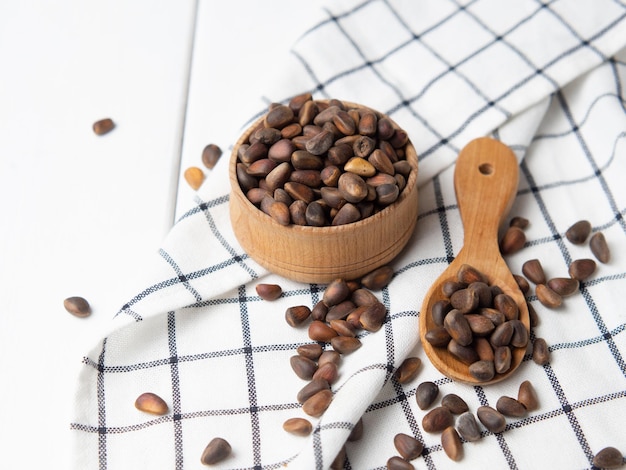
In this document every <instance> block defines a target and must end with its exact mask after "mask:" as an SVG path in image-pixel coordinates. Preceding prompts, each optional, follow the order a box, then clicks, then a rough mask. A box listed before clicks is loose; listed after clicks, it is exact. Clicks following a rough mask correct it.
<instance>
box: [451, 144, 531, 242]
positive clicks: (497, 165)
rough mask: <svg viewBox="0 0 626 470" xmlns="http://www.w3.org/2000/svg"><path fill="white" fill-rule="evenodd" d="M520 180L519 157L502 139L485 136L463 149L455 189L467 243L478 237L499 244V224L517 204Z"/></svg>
mask: <svg viewBox="0 0 626 470" xmlns="http://www.w3.org/2000/svg"><path fill="white" fill-rule="evenodd" d="M518 179H519V167H518V163H517V158H516V157H515V154H514V153H513V151H512V150H511V149H510V148H509V147H508V146H506V145H505V144H503V143H502V142H500V141H498V140H495V139H491V138H488V137H481V138H479V139H475V140H472V141H471V142H470V143H468V144H467V145H466V146H465V147H464V148H463V150H461V152H460V153H459V156H458V158H457V162H456V168H455V171H454V189H455V192H456V199H457V202H458V204H459V211H460V213H461V219H462V221H463V228H464V232H465V243H464V244H465V245H467V244H468V242H471V241H472V240H473V239H475V238H476V237H478V238H479V239H481V240H485V239H487V240H489V241H495V242H496V243H497V236H498V227H499V226H500V223H501V222H502V219H503V218H504V217H505V216H506V214H507V213H508V212H509V210H510V208H511V206H512V205H513V201H514V199H515V195H516V193H517V185H518Z"/></svg>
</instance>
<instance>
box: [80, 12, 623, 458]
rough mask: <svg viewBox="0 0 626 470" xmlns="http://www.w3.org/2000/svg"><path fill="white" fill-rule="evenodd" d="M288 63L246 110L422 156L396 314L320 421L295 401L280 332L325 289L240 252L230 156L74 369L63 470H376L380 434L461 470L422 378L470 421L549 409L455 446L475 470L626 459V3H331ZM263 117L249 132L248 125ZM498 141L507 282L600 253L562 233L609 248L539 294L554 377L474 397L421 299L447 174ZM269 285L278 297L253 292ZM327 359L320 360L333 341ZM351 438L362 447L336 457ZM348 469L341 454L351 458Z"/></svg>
mask: <svg viewBox="0 0 626 470" xmlns="http://www.w3.org/2000/svg"><path fill="white" fill-rule="evenodd" d="M325 11H326V14H327V18H326V19H325V20H323V21H320V22H319V24H317V25H315V26H314V27H313V28H311V29H310V30H308V31H307V32H305V33H304V34H303V36H302V37H301V38H300V39H299V41H298V42H297V43H296V44H295V45H294V47H293V49H292V54H291V55H290V56H289V57H286V58H285V62H284V64H283V65H284V67H283V72H282V73H279V74H278V78H277V79H276V83H275V84H274V86H275V88H273V89H269V90H268V93H267V94H266V95H265V97H264V98H262V99H261V102H260V103H259V114H260V113H262V112H264V110H265V105H267V104H268V103H270V102H285V101H287V100H288V99H289V98H290V97H291V96H294V95H296V94H300V93H303V92H306V91H310V92H313V93H314V96H315V97H318V98H339V99H342V100H346V101H353V102H358V103H362V104H364V105H367V106H370V107H372V108H374V109H377V110H379V111H381V112H385V113H387V114H389V115H390V116H391V117H392V118H393V119H394V120H395V121H396V122H397V123H398V124H400V125H401V126H402V127H403V128H404V129H405V130H406V131H407V132H408V133H409V135H410V137H411V140H412V142H413V144H414V145H415V147H416V149H417V152H418V155H419V165H420V166H419V183H418V184H419V201H420V202H419V206H420V208H419V216H418V223H417V228H416V231H415V233H414V235H413V237H412V239H411V240H410V241H409V243H408V245H407V247H406V249H405V250H404V251H403V252H402V253H401V254H400V255H399V256H398V257H397V258H396V259H395V260H394V261H393V262H392V263H391V265H392V266H393V268H394V272H395V275H394V279H393V280H392V282H391V283H390V284H389V285H388V286H387V287H386V288H384V289H383V290H382V291H380V292H376V293H375V294H376V295H377V296H378V297H379V299H380V300H381V301H382V302H383V303H384V305H385V307H386V308H387V312H388V317H387V320H386V322H385V324H384V326H383V328H382V329H381V330H380V331H378V332H376V333H368V332H362V333H361V334H360V335H359V338H360V339H361V341H362V343H363V346H362V347H361V348H360V349H359V350H357V351H355V352H353V353H351V354H349V355H345V356H344V357H343V358H342V362H341V365H340V377H339V379H338V381H337V382H336V383H335V384H334V385H333V387H332V390H333V394H334V397H333V401H332V403H331V405H330V407H329V408H328V410H327V411H326V412H325V413H324V414H323V415H322V416H321V417H320V418H319V419H317V418H311V417H307V416H306V415H305V414H304V413H303V412H302V410H301V405H300V404H299V403H298V402H297V401H296V394H297V392H298V391H299V390H300V388H302V386H303V385H305V382H304V381H302V380H301V379H299V378H297V377H296V376H295V374H294V373H293V371H292V370H291V367H290V365H289V358H290V357H291V356H292V355H294V354H295V350H296V348H297V347H298V346H299V345H301V344H304V343H309V342H311V341H310V339H309V338H308V336H307V331H306V328H293V327H291V326H289V325H288V324H287V323H286V322H285V320H284V312H285V310H286V308H287V307H290V306H294V305H308V306H313V305H314V304H315V303H316V302H317V301H318V300H319V299H320V298H321V296H322V295H323V291H324V288H325V286H323V285H315V284H311V285H308V284H302V283H296V282H293V281H290V280H288V279H284V278H281V277H279V276H277V275H274V274H272V273H269V272H267V270H265V269H264V268H262V267H261V266H259V265H258V264H257V263H256V262H255V261H254V260H252V259H251V258H250V257H248V255H247V254H246V253H245V252H243V250H242V249H241V247H240V246H239V245H238V243H237V241H236V238H235V237H234V234H233V231H232V228H231V225H230V220H229V215H228V193H229V187H228V168H227V166H228V158H222V159H221V160H220V162H219V163H218V164H217V166H216V167H215V168H214V170H213V172H212V174H211V176H210V179H209V180H208V181H207V183H205V184H204V185H203V187H202V188H201V189H200V191H199V193H198V198H197V204H196V206H195V207H194V208H193V209H191V210H190V211H189V212H188V213H186V214H185V215H184V216H183V217H181V219H180V220H179V221H177V223H176V225H175V226H174V227H173V229H172V230H171V232H170V233H169V234H168V236H167V237H166V239H165V240H164V242H163V245H162V248H161V249H160V250H159V253H158V256H156V257H155V265H154V266H153V267H146V269H145V271H146V282H145V284H144V286H141V287H140V288H139V289H138V290H137V292H138V293H137V295H136V296H135V297H134V298H132V299H129V301H128V302H127V303H126V304H125V305H123V306H122V308H121V309H120V311H119V312H118V313H117V314H116V315H115V319H114V320H113V321H112V325H111V329H110V331H108V332H106V334H105V335H103V336H104V339H103V341H102V342H101V343H100V344H98V345H95V347H94V349H93V350H92V351H90V352H89V353H88V354H87V355H86V356H85V358H84V360H83V364H84V367H83V369H82V372H81V374H80V377H79V378H78V385H77V396H76V407H75V415H74V416H73V417H72V423H71V427H72V429H73V431H74V436H75V443H76V449H77V451H76V459H75V467H76V468H81V469H86V468H147V467H151V468H168V469H169V468H202V465H201V464H200V455H201V453H202V451H203V449H204V447H205V446H206V445H207V443H208V442H209V441H210V440H211V439H212V438H213V437H222V438H225V439H226V440H228V441H229V442H230V444H231V445H232V448H233V453H232V455H231V456H230V457H229V458H228V459H226V460H225V461H224V462H222V464H221V467H220V468H268V469H269V468H280V467H282V466H284V465H287V466H288V467H289V468H302V469H313V468H328V467H329V466H330V465H331V464H332V462H333V461H334V460H335V457H336V456H337V455H338V454H339V453H340V452H342V451H345V457H344V462H343V465H344V467H343V468H352V469H370V468H372V469H373V468H385V465H386V462H387V459H389V458H390V457H391V456H393V455H397V450H396V449H395V448H394V445H393V437H394V436H395V435H396V434H397V433H401V432H402V433H406V434H410V435H413V436H415V437H417V438H418V439H420V440H421V441H422V442H423V443H424V446H425V450H424V452H423V455H422V456H421V457H419V458H418V459H415V460H413V461H412V462H411V463H412V464H413V465H414V466H415V468H450V467H451V466H453V465H456V464H455V463H454V462H452V461H451V460H450V459H449V458H448V457H447V456H446V454H445V452H444V451H443V449H442V446H441V441H440V436H439V435H435V434H429V433H425V432H424V431H423V428H422V427H421V419H422V418H423V416H424V414H425V412H426V411H424V410H420V409H419V408H418V407H417V404H416V402H415V388H416V386H417V384H418V383H420V382H423V381H433V382H434V383H436V384H437V385H438V387H439V389H440V394H441V396H443V395H444V394H447V393H456V394H458V395H459V396H461V397H462V398H464V399H465V400H466V401H467V403H468V405H469V407H470V410H471V411H473V412H475V411H476V409H477V408H478V406H481V405H490V406H495V403H496V401H497V399H498V398H499V397H500V396H503V395H507V396H513V397H515V396H516V394H517V387H519V384H520V383H521V382H522V381H523V380H530V381H531V382H532V383H533V385H534V387H535V388H536V390H537V394H538V396H539V401H540V407H539V409H538V410H536V411H533V412H529V413H528V414H527V416H525V417H523V418H520V419H510V418H509V419H507V429H506V430H505V432H503V433H498V434H493V433H491V432H488V431H486V430H485V429H484V428H482V430H483V431H484V432H483V437H482V438H481V440H480V441H479V442H476V443H464V444H463V452H464V456H463V460H462V462H461V463H463V464H467V465H468V466H469V467H471V468H474V467H476V468H478V467H483V466H484V467H491V468H533V469H535V468H563V469H566V468H567V469H571V468H591V465H592V464H591V460H592V458H593V455H594V454H595V453H596V452H597V451H599V450H600V449H601V448H603V447H605V446H609V445H610V446H615V447H617V448H619V449H621V451H622V452H624V453H626V438H625V437H624V435H623V432H621V423H623V422H624V418H626V406H625V405H626V365H625V362H624V355H625V354H626V332H624V329H625V328H626V316H625V314H624V313H623V311H624V309H623V308H622V307H621V305H622V301H621V298H620V295H619V291H620V289H623V288H624V287H625V286H626V281H625V277H626V269H625V266H626V263H625V262H624V261H625V260H624V255H623V253H626V223H625V222H624V212H625V211H626V189H625V188H624V187H623V184H622V181H621V180H622V179H623V175H624V174H626V147H625V139H624V137H625V136H626V131H624V129H626V115H625V114H626V113H625V109H624V87H623V83H624V78H625V77H626V68H625V66H624V65H625V64H624V59H625V58H626V52H625V51H624V50H623V47H624V46H626V27H625V22H626V6H625V5H624V4H623V3H620V2H616V1H609V0H603V1H601V2H597V1H596V2H580V1H571V0H570V1H554V2H545V3H544V2H539V1H531V0H527V1H522V2H515V3H514V4H510V3H507V4H506V6H505V5H504V4H503V3H502V2H497V1H495V0H475V1H470V2H453V1H444V2H442V1H434V0H433V1H420V2H411V1H400V0H388V1H382V0H379V1H359V2H355V1H347V0H343V1H337V2H333V3H332V4H331V5H329V6H328V7H327V9H326V10H325ZM255 117H256V116H253V117H251V120H252V119H254V118H255ZM484 135H491V136H493V137H496V138H498V139H500V140H502V141H503V142H504V143H506V144H507V145H509V146H510V147H511V148H512V149H513V150H514V151H515V152H516V155H517V156H518V159H519V161H520V169H521V172H520V173H521V177H520V187H519V191H518V196H517V198H516V202H515V204H514V207H513V209H512V211H511V215H519V216H523V217H526V218H527V219H528V220H529V221H530V225H529V227H528V228H527V229H526V230H525V232H526V236H527V240H528V241H527V243H526V246H525V247H524V249H523V250H522V251H521V252H519V253H516V254H514V255H511V256H508V257H507V262H508V263H509V266H510V267H511V270H512V272H513V273H521V266H522V264H523V262H524V261H525V260H528V259H533V258H537V259H540V260H541V262H542V263H543V265H544V266H545V269H546V271H547V273H548V275H549V277H556V276H567V275H568V274H567V273H568V266H569V264H570V263H571V261H573V260H574V259H578V258H590V257H592V255H591V252H590V251H589V247H588V245H584V246H574V245H572V244H570V243H569V242H568V241H567V240H566V239H565V238H564V233H565V231H566V230H567V228H568V227H569V225H571V224H573V223H574V222H576V221H577V220H580V219H588V220H590V222H591V223H592V226H593V230H594V231H602V232H603V233H604V234H605V236H606V238H607V240H608V242H609V244H610V247H611V251H612V259H611V261H610V262H609V263H607V264H601V263H598V268H597V270H596V273H594V276H593V277H592V278H590V279H589V280H588V281H585V282H582V283H581V286H580V292H578V293H576V294H575V295H574V296H571V297H568V298H566V299H565V300H564V305H563V306H562V307H560V308H559V309H557V310H554V311H551V310H550V309H547V308H545V307H544V306H543V305H542V304H541V303H540V302H539V301H538V300H537V297H536V296H535V295H534V292H533V291H531V292H530V293H529V294H528V296H527V299H528V301H529V302H530V303H531V305H533V306H534V308H535V309H536V310H537V313H538V315H539V317H540V323H539V324H538V325H537V326H535V327H534V328H533V331H532V332H531V343H532V342H534V340H535V339H536V338H539V337H541V338H545V339H546V341H547V342H548V345H549V346H550V353H551V361H550V362H549V363H548V364H546V365H543V366H539V365H537V364H535V363H534V362H533V361H532V359H531V356H530V354H529V355H528V356H527V357H526V358H525V360H524V362H523V363H522V365H521V366H520V369H519V371H518V372H517V373H516V374H515V375H514V376H513V377H511V378H510V379H508V380H506V381H504V382H502V383H499V384H496V385H490V386H485V387H471V386H467V385H463V384H459V383H455V382H452V381H451V380H449V379H447V378H446V377H444V376H442V375H441V374H440V373H439V372H438V371H437V370H436V369H435V368H434V367H433V366H432V365H431V364H430V363H429V362H428V359H427V358H426V357H425V355H424V354H423V352H422V351H421V348H420V345H419V344H418V334H417V328H418V316H419V308H420V306H421V302H422V299H423V296H424V294H425V292H426V290H427V289H428V287H429V286H430V284H431V283H432V281H434V280H435V279H436V277H437V276H438V274H439V273H440V272H441V271H442V270H443V269H444V268H445V266H446V265H447V264H448V263H449V261H450V260H451V259H453V257H454V255H455V254H456V253H457V252H458V250H459V249H460V247H461V246H462V242H463V227H462V224H461V221H460V217H459V214H458V207H457V205H456V199H455V195H454V188H453V183H452V177H453V172H454V165H453V163H454V160H455V158H456V155H457V154H458V152H459V151H460V149H461V148H462V147H463V146H464V145H465V144H466V143H468V142H469V141H470V140H472V139H473V138H476V137H480V136H484ZM260 282H265V283H275V284H279V285H281V287H282V289H283V295H282V297H281V298H280V299H278V300H276V301H273V302H267V301H264V300H262V299H261V298H259V296H258V295H257V294H256V292H255V286H256V284H258V283H260ZM327 347H329V345H327ZM409 356H416V357H420V358H421V359H422V361H423V365H422V369H421V370H420V372H419V376H418V377H417V378H416V379H414V380H413V381H412V382H410V383H407V384H399V383H398V382H397V380H396V379H395V377H394V375H393V374H394V371H395V370H396V369H397V367H398V366H399V365H400V364H401V363H402V361H403V360H404V359H406V358H407V357H409ZM146 391H151V392H154V393H157V394H158V395H160V396H161V397H162V398H164V399H165V400H166V402H167V403H168V404H169V405H170V412H169V413H168V414H167V415H165V416H162V417H153V416H149V415H145V414H142V413H140V412H138V411H137V410H135V409H134V407H133V403H134V400H135V398H136V397H137V396H138V395H139V394H141V393H143V392H146ZM295 416H300V417H307V418H308V419H310V420H311V421H312V423H313V424H314V431H313V433H312V434H311V435H310V436H309V437H305V438H303V437H298V436H293V435H290V434H288V433H286V432H284V431H283V429H282V423H283V422H284V421H285V420H286V419H288V418H291V417H295ZM359 420H362V422H363V425H364V433H363V437H362V438H361V439H359V440H358V441H348V437H349V435H350V432H351V430H352V429H353V428H354V426H355V425H356V424H357V422H358V421H359ZM342 455H343V454H342Z"/></svg>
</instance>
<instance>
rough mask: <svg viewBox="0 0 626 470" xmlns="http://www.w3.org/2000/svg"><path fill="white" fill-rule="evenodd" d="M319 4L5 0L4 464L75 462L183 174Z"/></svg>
mask: <svg viewBox="0 0 626 470" xmlns="http://www.w3.org/2000/svg"><path fill="white" fill-rule="evenodd" d="M270 5H271V6H270ZM321 5H322V2H321V1H314V2H290V1H289V0H277V1H274V2H271V4H268V3H266V2H253V1H252V0H238V1H229V2H220V1H218V0H197V1H194V0H184V1H183V0H181V1H177V2H173V1H166V0H135V1H133V2H127V1H122V0H112V1H108V2H84V1H79V0H62V1H60V2H46V1H44V0H25V1H20V2H17V1H15V2H0V67H1V69H2V70H1V72H0V214H1V215H2V228H1V229H0V306H1V308H2V312H0V377H1V381H2V385H1V386H0V462H1V464H0V467H2V468H32V467H34V466H36V465H42V466H45V467H46V468H59V469H61V468H68V466H69V462H70V459H71V456H70V455H69V452H70V446H69V442H68V440H69V433H70V431H69V422H70V419H71V409H72V407H73V406H74V402H73V399H74V397H73V393H74V389H75V376H76V373H77V371H78V369H79V366H80V361H81V358H82V356H83V355H84V354H85V353H86V352H87V351H89V350H90V349H91V347H92V346H93V345H95V344H96V342H97V341H98V340H99V339H100V338H101V336H102V334H103V332H106V330H107V328H108V326H109V325H110V322H111V320H112V316H113V315H114V314H115V312H117V310H118V309H119V308H120V307H121V305H122V304H123V303H124V302H125V301H126V300H128V299H129V298H130V297H132V296H133V295H134V294H136V293H137V289H138V288H139V287H144V286H143V285H142V284H141V280H142V271H143V269H145V267H146V266H148V265H149V264H150V261H151V260H152V259H153V258H154V257H155V256H156V251H157V250H158V247H159V244H160V242H161V240H162V239H163V237H164V236H165V234H166V233H167V231H168V230H169V228H170V227H171V225H172V223H173V221H174V220H176V219H177V218H178V216H180V215H181V214H182V213H184V211H185V210H186V209H187V208H189V207H191V205H192V199H193V191H192V190H191V189H190V188H189V187H188V186H187V184H186V182H185V181H184V180H183V179H182V172H183V171H184V169H185V168H186V167H187V166H191V165H194V166H200V167H201V166H202V164H201V160H200V155H201V152H202V149H203V148H204V146H205V145H206V144H208V143H211V142H214V143H217V144H218V145H220V146H221V147H222V148H223V149H224V150H225V152H226V151H227V146H228V145H230V144H231V143H232V139H234V138H235V137H236V136H237V135H238V133H239V130H240V126H241V125H243V124H244V123H245V121H246V120H247V119H248V118H249V117H250V116H249V113H251V112H253V111H255V110H256V109H257V108H258V102H259V100H260V97H261V96H262V95H263V91H264V90H263V86H264V82H263V80H258V76H257V77H256V78H257V79H256V80H252V79H251V76H252V75H251V74H252V73H253V72H251V71H253V70H259V68H256V69H255V67H265V64H264V63H263V61H264V58H266V57H273V56H275V57H280V56H281V55H285V54H287V53H288V49H289V46H290V45H291V44H293V42H294V41H295V40H296V39H297V37H298V36H299V35H300V34H301V33H302V32H303V31H305V29H306V27H307V25H308V24H310V21H312V18H314V17H315V16H316V15H318V13H320V12H321ZM260 51H262V53H260ZM269 73H270V75H269V77H271V72H269ZM253 101H254V102H255V103H254V106H253V107H250V103H251V102H253ZM104 117H111V118H112V119H113V120H114V121H115V122H116V124H117V127H116V128H115V129H114V130H113V131H112V132H111V133H110V134H107V135H104V136H96V135H95V134H94V133H93V132H92V130H91V125H92V123H93V122H94V121H96V120H98V119H101V118H104ZM72 295H80V296H83V297H85V298H86V299H87V300H89V302H90V303H91V305H92V309H93V313H92V315H91V316H90V317H88V318H86V319H79V318H75V317H73V316H71V315H70V314H68V313H67V312H66V311H65V310H64V308H63V299H64V298H66V297H68V296H72Z"/></svg>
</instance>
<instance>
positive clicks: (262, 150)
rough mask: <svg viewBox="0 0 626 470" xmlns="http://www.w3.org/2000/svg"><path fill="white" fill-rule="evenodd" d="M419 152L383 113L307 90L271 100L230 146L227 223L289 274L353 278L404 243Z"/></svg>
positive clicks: (314, 279)
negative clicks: (285, 100) (321, 97)
mask: <svg viewBox="0 0 626 470" xmlns="http://www.w3.org/2000/svg"><path fill="white" fill-rule="evenodd" d="M417 172H418V161H417V153H416V151H415V148H414V146H413V144H412V143H411V141H410V139H409V137H408V135H407V133H406V132H405V131H404V130H402V128H400V127H399V126H398V125H397V124H396V123H395V122H394V121H392V120H391V119H390V118H389V117H388V116H386V115H384V114H382V113H380V112H378V111H375V110H373V109H370V108H368V107H366V106H363V105H360V104H355V103H351V102H346V101H340V100H336V99H331V100H314V99H313V98H312V97H311V95H310V94H308V93H305V94H303V95H299V96H296V97H294V98H293V99H292V100H291V101H290V102H289V103H288V104H272V105H270V106H269V109H268V111H267V113H265V114H264V115H263V116H261V117H260V118H259V119H258V120H257V121H256V122H254V123H253V124H252V125H251V126H250V127H249V128H248V129H247V130H246V131H244V133H243V134H242V135H241V137H240V138H239V140H238V141H237V142H236V144H235V145H234V147H233V151H232V154H231V158H230V162H229V178H230V185H231V194H230V218H231V223H232V227H233V230H234V233H235V236H236V237H237V240H238V241H239V243H240V244H241V246H242V248H243V249H244V250H245V251H246V252H247V253H248V255H249V256H250V257H251V258H252V259H254V260H255V261H256V262H257V263H259V264H260V265H261V266H263V267H265V268H267V269H268V270H269V271H271V272H274V273H276V274H279V275H282V276H284V277H287V278H289V279H293V280H296V281H300V282H309V283H328V282H330V281H332V280H334V279H337V278H343V279H357V278H359V277H361V276H363V275H364V274H366V273H368V272H371V271H373V270H374V269H376V268H377V267H380V266H382V265H383V264H387V263H388V262H390V261H391V260H392V259H393V258H395V257H396V256H397V255H398V254H399V253H400V251H402V250H403V248H404V247H405V245H406V244H407V242H408V241H409V239H410V238H411V236H412V234H413V231H414V229H415V225H416V221H417V203H418V194H417V193H418V191H417Z"/></svg>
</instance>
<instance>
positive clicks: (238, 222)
mask: <svg viewBox="0 0 626 470" xmlns="http://www.w3.org/2000/svg"><path fill="white" fill-rule="evenodd" d="M344 104H346V105H348V106H352V107H359V108H365V106H362V105H356V104H353V103H348V102H344ZM263 119H264V117H261V118H259V119H258V120H257V121H256V122H255V123H254V124H253V125H252V126H250V127H249V128H248V129H247V130H246V131H245V132H244V133H243V134H242V135H241V137H240V138H239V140H238V141H237V143H236V144H235V146H234V148H233V151H232V154H231V158H230V162H229V178H230V185H231V193H230V219H231V224H232V227H233V230H234V233H235V236H236V237H237V240H238V241H239V243H240V244H241V246H242V248H243V249H244V250H245V251H246V253H247V254H248V255H249V256H250V257H251V258H252V259H254V260H255V261H256V262H257V263H259V264H260V265H261V266H263V267H265V268H267V269H268V270H269V271H271V272H273V273H276V274H279V275H281V276H284V277H286V278H289V279H292V280H295V281H299V282H306V283H319V284H327V283H329V282H331V281H333V280H335V279H337V278H342V279H345V280H352V279H358V278H360V277H362V276H363V275H365V274H367V273H369V272H371V271H373V270H374V269H376V268H378V267H380V266H382V265H384V264H387V263H389V262H390V261H391V260H392V259H394V258H395V257H396V256H397V255H398V253H400V251H402V249H403V248H404V246H405V245H406V243H407V242H408V240H409V239H410V238H411V235H412V234H413V231H414V229H415V224H416V221H417V203H418V197H417V196H418V194H417V193H418V191H417V172H418V168H417V166H418V165H417V153H416V151H415V147H414V146H413V144H412V143H411V141H410V140H409V142H408V143H407V144H406V150H405V155H406V159H407V161H408V162H409V163H410V165H411V168H412V169H411V172H410V174H409V177H408V178H407V184H406V186H405V188H404V189H403V190H402V192H401V193H400V195H399V197H398V199H397V200H396V201H395V202H394V203H393V204H391V205H389V206H387V207H385V208H384V209H382V210H380V211H379V212H377V213H375V214H373V215H371V216H369V217H366V218H364V219H361V220H359V221H357V222H353V223H350V224H346V225H338V226H324V227H312V226H301V225H294V224H292V225H286V226H285V225H281V224H279V223H278V222H276V221H275V220H274V219H273V218H272V217H270V216H269V215H267V214H265V213H264V212H263V211H261V210H260V209H259V208H258V207H256V206H255V205H254V204H252V203H251V202H250V200H248V198H247V197H246V195H245V194H244V193H243V191H242V189H241V187H240V185H239V181H238V180H237V172H236V165H237V161H238V150H239V147H240V146H241V145H243V144H245V143H246V142H247V141H248V138H249V137H250V135H251V134H252V133H253V132H254V131H255V130H256V129H258V126H259V125H260V124H261V122H262V121H263ZM394 126H397V125H396V124H395V123H394Z"/></svg>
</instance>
